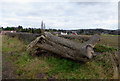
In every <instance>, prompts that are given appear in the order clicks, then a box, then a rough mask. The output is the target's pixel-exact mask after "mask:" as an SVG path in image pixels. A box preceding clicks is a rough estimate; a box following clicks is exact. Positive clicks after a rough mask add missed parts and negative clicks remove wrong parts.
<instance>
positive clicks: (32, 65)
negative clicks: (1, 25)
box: [2, 36, 117, 79]
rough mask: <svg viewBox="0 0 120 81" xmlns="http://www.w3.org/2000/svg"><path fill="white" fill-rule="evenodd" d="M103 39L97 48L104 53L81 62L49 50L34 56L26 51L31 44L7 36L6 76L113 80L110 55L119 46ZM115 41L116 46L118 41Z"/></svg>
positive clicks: (96, 49) (5, 46)
mask: <svg viewBox="0 0 120 81" xmlns="http://www.w3.org/2000/svg"><path fill="white" fill-rule="evenodd" d="M108 39H109V38H108ZM101 41H102V42H100V44H98V45H96V47H95V51H96V52H101V54H100V55H98V56H97V57H96V58H95V59H94V60H93V61H90V62H87V63H81V62H76V61H73V60H69V59H65V58H60V57H57V56H55V55H53V54H48V53H46V54H41V55H40V56H39V57H31V56H30V55H29V54H28V53H27V52H26V46H27V45H26V44H25V43H24V42H23V41H20V40H18V39H17V38H8V37H6V36H3V45H2V53H3V78H18V79H20V78H25V79H27V78H29V79H31V78H32V79H35V78H39V79H91V78H94V79H98V78H99V79H111V78H113V70H112V66H111V62H110V59H109V54H110V53H111V51H112V52H115V51H116V50H117V48H113V47H112V46H107V45H103V41H104V40H101ZM111 41H113V40H111ZM104 43H105V42H104ZM108 43H109V42H108ZM113 44H115V45H116V42H114V43H113ZM115 45H114V46H115ZM16 48H17V49H16ZM9 66H10V67H9ZM9 73H11V74H12V75H9Z"/></svg>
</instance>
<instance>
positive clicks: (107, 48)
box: [94, 44, 118, 53]
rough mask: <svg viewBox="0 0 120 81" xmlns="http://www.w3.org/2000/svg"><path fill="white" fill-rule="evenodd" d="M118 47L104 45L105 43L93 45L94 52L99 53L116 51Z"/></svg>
mask: <svg viewBox="0 0 120 81" xmlns="http://www.w3.org/2000/svg"><path fill="white" fill-rule="evenodd" d="M117 50H118V49H117V48H115V47H110V46H106V45H102V44H97V45H96V46H95V47H94V51H95V52H100V53H103V52H113V51H117Z"/></svg>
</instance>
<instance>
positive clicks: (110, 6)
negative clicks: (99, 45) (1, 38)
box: [0, 0, 118, 29]
mask: <svg viewBox="0 0 120 81" xmlns="http://www.w3.org/2000/svg"><path fill="white" fill-rule="evenodd" d="M0 15H1V19H0V26H3V27H7V26H18V25H22V26H23V27H24V28H26V27H27V28H28V27H32V28H40V26H41V21H42V20H43V22H44V23H45V24H46V28H55V29H93V28H103V29H118V2H79V1H76V2H72V1H66V2H63V1H62V2H55V1H54V2H51V1H49V2H40V1H35V0H30V1H28V0H23V1H22V0H18V1H15V0H13V1H11V2H10V0H3V1H1V2H0Z"/></svg>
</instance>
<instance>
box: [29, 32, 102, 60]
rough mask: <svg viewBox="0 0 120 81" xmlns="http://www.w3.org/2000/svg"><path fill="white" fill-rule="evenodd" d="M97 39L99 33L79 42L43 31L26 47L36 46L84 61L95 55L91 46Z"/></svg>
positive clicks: (98, 38)
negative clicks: (83, 41) (42, 33)
mask: <svg viewBox="0 0 120 81" xmlns="http://www.w3.org/2000/svg"><path fill="white" fill-rule="evenodd" d="M99 40H100V37H99V35H94V36H93V37H91V38H90V39H89V40H88V41H87V42H85V43H79V42H75V41H72V40H68V39H65V38H61V37H57V36H54V35H52V34H51V33H49V32H45V33H44V35H42V36H40V37H38V38H37V39H36V40H35V41H34V42H32V43H31V44H29V46H28V49H31V48H32V47H34V46H37V47H38V48H40V49H42V50H46V51H49V52H52V53H55V54H58V55H60V56H62V57H66V58H70V59H73V60H78V61H84V62H86V61H87V60H88V59H91V58H92V57H93V56H95V54H94V50H93V48H94V46H95V45H96V43H97V42H98V41H99ZM86 57H87V58H86Z"/></svg>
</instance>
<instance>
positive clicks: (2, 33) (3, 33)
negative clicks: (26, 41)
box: [1, 31, 16, 35]
mask: <svg viewBox="0 0 120 81" xmlns="http://www.w3.org/2000/svg"><path fill="white" fill-rule="evenodd" d="M6 33H16V31H1V35H5V34H6Z"/></svg>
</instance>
